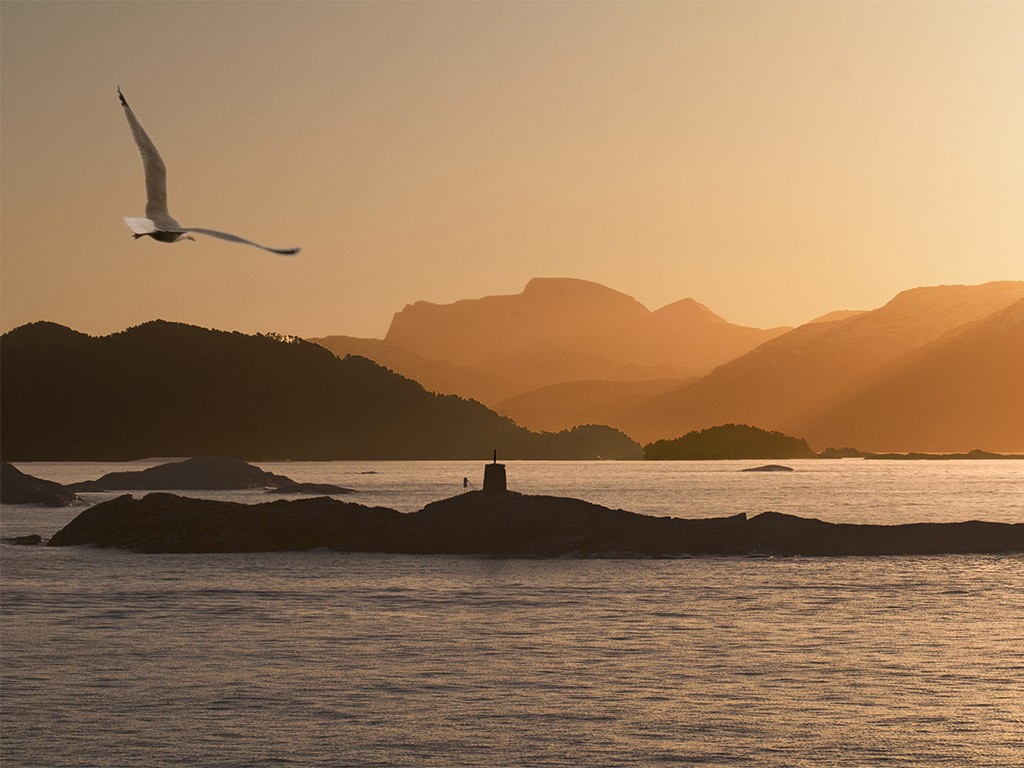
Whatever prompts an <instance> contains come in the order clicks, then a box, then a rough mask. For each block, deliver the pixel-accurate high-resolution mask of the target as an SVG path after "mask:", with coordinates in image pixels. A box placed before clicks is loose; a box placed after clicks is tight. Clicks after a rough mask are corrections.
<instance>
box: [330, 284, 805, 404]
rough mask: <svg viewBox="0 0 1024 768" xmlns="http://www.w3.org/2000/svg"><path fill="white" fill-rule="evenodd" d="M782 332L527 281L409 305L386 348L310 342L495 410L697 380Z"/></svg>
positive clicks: (687, 303) (608, 293) (707, 313)
mask: <svg viewBox="0 0 1024 768" xmlns="http://www.w3.org/2000/svg"><path fill="white" fill-rule="evenodd" d="M786 330H788V329H785V328H776V329H770V330H761V329H758V328H747V327H744V326H739V325H733V324H732V323H728V322H726V321H725V320H724V319H722V318H721V317H719V316H718V315H716V314H715V313H713V312H712V311H711V310H709V309H708V308H707V307H705V306H704V305H702V304H700V303H698V302H696V301H694V300H693V299H683V300H681V301H677V302H674V303H672V304H669V305H667V306H665V307H662V308H661V309H658V310H656V311H653V312H652V311H650V310H648V309H647V308H646V307H645V306H643V305H642V304H641V303H640V302H638V301H637V300H636V299H634V298H632V297H631V296H627V295H626V294H624V293H620V292H619V291H615V290H612V289H611V288H606V287H605V286H603V285H599V284H597V283H592V282H589V281H586V280H577V279H573V278H534V279H532V280H530V281H529V282H528V283H527V285H526V287H525V288H524V289H523V291H522V292H521V293H518V294H512V295H504V296H485V297H483V298H479V299H465V300H462V301H456V302H454V303H452V304H433V303H431V302H426V301H419V302H416V303H415V304H411V305H409V306H407V307H405V309H403V310H401V311H400V312H397V313H396V314H395V316H394V319H393V320H392V322H391V327H390V329H389V330H388V333H387V335H386V336H385V338H384V339H383V340H376V339H353V338H351V337H345V336H328V337H323V338H317V339H311V341H314V342H316V343H318V344H321V345H323V346H325V347H327V348H328V349H330V350H332V351H333V352H335V353H336V354H338V355H339V356H342V357H343V356H344V355H346V354H365V355H367V356H369V357H371V358H373V359H374V360H376V361H378V362H380V363H381V364H382V365H386V366H388V367H389V368H392V369H393V370H395V371H396V372H399V373H401V374H403V375H407V376H411V377H413V378H416V379H417V380H418V381H420V382H421V383H423V384H424V386H426V387H427V388H428V389H433V390H435V391H439V392H456V393H458V394H461V395H463V396H466V397H474V398H476V399H479V400H481V401H482V402H484V403H486V404H488V405H490V406H494V405H495V404H496V403H498V402H499V401H502V400H505V399H508V398H511V397H514V396H516V395H520V394H523V393H526V392H530V391H532V390H535V389H539V388H541V387H546V386H549V385H553V384H562V383H566V382H574V381H645V380H655V379H666V378H677V379H684V378H690V377H694V376H700V375H704V374H706V373H708V372H709V371H711V370H712V369H713V368H714V367H715V366H717V365H720V364H722V363H725V362H728V361H729V360H732V359H733V358H735V357H738V356H740V355H742V354H744V353H746V352H748V351H750V350H751V349H754V348H755V347H757V346H758V345H759V344H761V343H763V342H764V341H767V340H769V339H771V338H774V337H775V336H778V335H780V334H781V333H783V332H785V331H786Z"/></svg>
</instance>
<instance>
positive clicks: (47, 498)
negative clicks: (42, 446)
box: [0, 461, 82, 507]
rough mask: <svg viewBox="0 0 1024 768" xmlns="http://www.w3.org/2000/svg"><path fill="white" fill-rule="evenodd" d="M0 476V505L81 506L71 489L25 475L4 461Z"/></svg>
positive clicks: (76, 495) (80, 501)
mask: <svg viewBox="0 0 1024 768" xmlns="http://www.w3.org/2000/svg"><path fill="white" fill-rule="evenodd" d="M2 464H3V467H2V474H0V504H42V505H43V506H46V507H70V506H72V505H74V504H81V503H82V500H81V499H80V498H78V494H76V493H75V492H74V491H72V490H71V489H69V488H67V487H65V486H63V485H61V484H60V483H54V482H52V481H50V480H41V479H40V478H38V477H32V475H26V474H25V473H24V472H22V471H21V470H20V469H18V468H17V467H15V466H14V465H12V464H8V463H7V462H6V461H5V462H2Z"/></svg>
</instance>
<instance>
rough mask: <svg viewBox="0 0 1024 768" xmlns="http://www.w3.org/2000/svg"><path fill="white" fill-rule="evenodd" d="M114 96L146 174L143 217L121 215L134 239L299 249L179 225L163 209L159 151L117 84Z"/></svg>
mask: <svg viewBox="0 0 1024 768" xmlns="http://www.w3.org/2000/svg"><path fill="white" fill-rule="evenodd" d="M117 97H118V98H119V99H121V106H122V107H124V114H125V117H127V118H128V125H129V126H131V129H132V136H134V137H135V143H136V144H138V145H139V154H140V155H142V169H143V171H145V174H146V216H145V218H141V217H133V216H125V217H124V223H125V224H127V225H128V228H129V229H130V230H131V231H132V232H133V233H134V235H133V237H134V238H135V239H136V240H138V239H139V238H140V237H147V236H148V237H152V238H153V239H154V240H159V241H160V242H161V243H176V242H178V241H179V240H195V238H194V237H192V235H190V234H189V233H190V232H196V233H197V234H200V235H210V236H211V237H219V238H220V239H221V240H230V241H231V242H232V243H244V244H245V245H255V246H256V247H257V248H262V249H263V250H264V251H270V252H271V253H279V254H281V255H282V256H293V255H294V254H296V253H298V252H299V249H298V248H270V247H268V246H266V245H260V244H259V243H254V242H253V241H252V240H246V239H245V238H244V237H239V236H238V235H232V234H229V233H227V232H218V231H217V230H215V229H203V228H201V227H183V226H181V224H179V223H178V222H177V221H175V220H174V219H173V218H172V217H171V214H170V213H168V212H167V168H166V167H165V166H164V161H163V160H161V159H160V153H159V152H157V151H156V147H155V146H154V145H153V142H152V140H151V139H150V138H149V136H147V135H146V131H145V130H144V129H143V127H142V124H141V123H140V122H139V119H138V118H137V117H135V113H134V112H132V108H131V107H129V106H128V102H127V101H125V99H124V94H123V93H121V88H120V86H118V89H117Z"/></svg>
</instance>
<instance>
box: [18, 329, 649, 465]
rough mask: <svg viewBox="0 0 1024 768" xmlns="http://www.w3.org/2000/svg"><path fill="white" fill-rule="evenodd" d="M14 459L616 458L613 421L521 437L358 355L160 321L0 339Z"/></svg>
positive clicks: (626, 443) (509, 426) (623, 445)
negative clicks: (114, 329) (97, 333)
mask: <svg viewBox="0 0 1024 768" xmlns="http://www.w3.org/2000/svg"><path fill="white" fill-rule="evenodd" d="M0 355H2V359H3V366H2V367H0V449H2V452H3V458H4V459H6V460H9V461H28V460H47V459H49V460H76V459H77V460H100V459H113V460H119V459H131V458H141V457H148V456H201V455H223V456H234V457H238V458H250V459H272V458H280V459H412V458H485V457H488V456H490V455H491V451H492V450H493V449H497V450H498V451H499V455H502V456H505V457H508V458H599V457H600V458H620V457H622V456H624V455H627V454H630V453H634V452H636V451H638V450H639V446H638V445H637V444H636V443H634V442H632V441H631V440H629V439H628V438H626V437H625V436H624V435H622V434H621V433H618V432H616V431H614V430H611V429H609V428H607V427H584V428H581V429H576V430H572V431H567V432H563V433H560V434H537V433H533V432H529V431H528V430H525V429H523V428H521V427H519V426H517V425H515V424H514V423H513V422H512V421H511V420H509V419H507V418H504V417H502V416H499V415H498V414H496V413H494V412H493V411H490V410H488V409H487V408H485V407H484V406H483V405H481V404H479V403H476V402H472V401H467V400H464V399H462V398H460V397H456V396H438V395H434V394H431V393H429V392H426V391H425V390H424V389H423V387H422V386H420V385H419V384H417V383H416V382H414V381H411V380H409V379H406V378H403V377H401V376H398V375H396V374H394V373H392V372H391V371H388V370H386V369H384V368H381V367H380V366H379V365H377V364H376V363H373V362H371V361H369V360H367V359H365V358H362V357H355V356H352V357H348V358H345V359H344V360H342V359H339V358H337V357H336V356H335V355H333V354H331V353H330V352H328V351H327V350H325V349H323V348H322V347H319V346H317V345H315V344H311V343H309V342H305V341H302V340H299V339H284V338H280V337H274V336H250V335H245V334H241V333H237V332H226V331H214V330H208V329H204V328H198V327H195V326H190V325H183V324H179V323H168V322H164V321H160V320H156V321H152V322H149V323H145V324H143V325H140V326H136V327H134V328H129V329H127V330H125V331H121V332H120V333H114V334H111V335H109V336H102V337H91V336H87V335H85V334H82V333H79V332H77V331H73V330H71V329H69V328H65V327H63V326H59V325H56V324H54V323H47V322H40V323H33V324H30V325H26V326H22V327H20V328H16V329H14V330H12V331H10V332H9V333H6V334H4V335H3V337H0Z"/></svg>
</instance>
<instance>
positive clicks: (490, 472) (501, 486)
mask: <svg viewBox="0 0 1024 768" xmlns="http://www.w3.org/2000/svg"><path fill="white" fill-rule="evenodd" d="M507 490H508V485H507V482H506V480H505V465H504V464H499V463H498V451H497V450H495V451H494V462H493V463H492V464H484V493H505V491H507Z"/></svg>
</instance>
